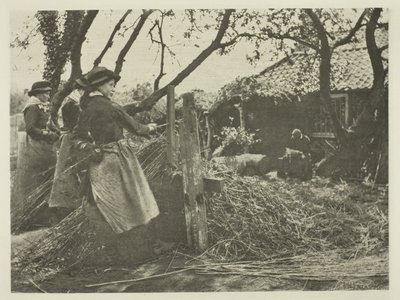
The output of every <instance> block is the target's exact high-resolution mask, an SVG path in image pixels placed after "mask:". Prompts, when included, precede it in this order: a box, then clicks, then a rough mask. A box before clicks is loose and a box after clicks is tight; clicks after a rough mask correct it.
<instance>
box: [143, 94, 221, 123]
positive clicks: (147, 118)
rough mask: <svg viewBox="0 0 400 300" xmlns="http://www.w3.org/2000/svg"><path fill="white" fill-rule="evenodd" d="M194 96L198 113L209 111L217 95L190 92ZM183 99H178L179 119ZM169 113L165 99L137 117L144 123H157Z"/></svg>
mask: <svg viewBox="0 0 400 300" xmlns="http://www.w3.org/2000/svg"><path fill="white" fill-rule="evenodd" d="M190 92H192V93H193V94H194V99H195V105H196V109H197V111H206V110H209V109H210V107H211V106H212V104H213V103H214V102H215V99H216V98H217V95H216V94H214V93H208V92H205V91H203V90H192V91H190ZM182 105H183V104H182V99H181V97H180V96H179V97H176V103H175V109H176V112H177V117H179V113H180V112H181V110H182ZM166 112H167V98H166V97H163V98H162V99H160V100H159V101H158V102H157V103H156V104H155V105H154V106H153V108H152V109H151V110H150V111H147V112H143V113H140V114H138V115H137V119H138V120H140V121H142V122H146V123H147V122H157V121H162V120H163V119H165V117H166Z"/></svg>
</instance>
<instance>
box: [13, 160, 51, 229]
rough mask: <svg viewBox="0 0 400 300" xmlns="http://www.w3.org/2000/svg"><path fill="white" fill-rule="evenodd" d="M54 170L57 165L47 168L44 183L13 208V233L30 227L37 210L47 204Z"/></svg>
mask: <svg viewBox="0 0 400 300" xmlns="http://www.w3.org/2000/svg"><path fill="white" fill-rule="evenodd" d="M54 170H55V167H52V168H50V169H49V170H47V171H46V177H45V179H44V181H43V183H42V184H40V185H39V186H38V187H36V188H35V189H34V190H33V191H32V192H31V193H30V194H29V196H28V198H27V199H26V200H25V199H23V201H21V202H20V203H18V206H17V207H15V208H14V209H12V210H11V233H13V234H16V233H19V232H21V231H23V230H25V229H26V228H27V227H29V226H30V225H31V224H32V221H33V220H34V218H35V216H36V215H37V212H38V211H39V210H41V209H42V208H43V207H44V206H45V205H46V203H47V201H48V200H49V197H50V192H51V187H52V185H53V179H54Z"/></svg>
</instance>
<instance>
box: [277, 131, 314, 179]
mask: <svg viewBox="0 0 400 300" xmlns="http://www.w3.org/2000/svg"><path fill="white" fill-rule="evenodd" d="M279 161H280V167H279V169H278V176H279V177H283V178H285V177H287V176H288V177H294V178H299V179H301V180H309V179H311V177H312V163H311V153H310V139H309V137H308V136H306V135H304V134H302V132H301V131H300V129H294V130H293V132H292V136H291V139H290V142H289V145H288V147H287V148H286V151H285V155H284V156H282V157H280V158H279Z"/></svg>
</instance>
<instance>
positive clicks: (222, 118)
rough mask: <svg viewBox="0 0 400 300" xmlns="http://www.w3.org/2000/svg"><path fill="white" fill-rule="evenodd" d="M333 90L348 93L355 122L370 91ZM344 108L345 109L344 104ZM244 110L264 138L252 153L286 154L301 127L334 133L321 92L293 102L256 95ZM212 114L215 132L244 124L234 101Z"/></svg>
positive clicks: (309, 131)
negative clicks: (321, 101)
mask: <svg viewBox="0 0 400 300" xmlns="http://www.w3.org/2000/svg"><path fill="white" fill-rule="evenodd" d="M333 94H336V95H337V94H346V95H347V96H346V98H347V100H346V101H348V106H346V107H347V109H348V112H347V114H348V120H349V124H348V125H349V126H350V125H352V123H353V120H355V118H356V117H357V115H358V114H359V113H360V112H361V110H362V105H363V101H364V100H365V99H366V97H367V94H368V91H366V90H361V91H350V92H346V93H333ZM341 109H342V113H344V111H343V109H344V106H343V105H342V108H341ZM244 114H245V125H246V129H247V130H248V131H250V132H253V133H255V134H256V138H257V139H260V140H261V142H260V143H258V144H256V145H254V146H253V147H252V148H251V149H250V152H252V153H260V154H268V155H272V156H280V155H283V153H284V150H285V147H286V145H287V144H288V142H289V139H290V135H291V132H292V130H293V129H294V128H299V129H300V130H301V131H302V132H304V133H305V134H307V135H309V136H310V137H311V138H312V136H313V133H315V132H316V128H320V130H322V129H325V130H326V131H327V132H330V133H331V137H333V133H332V125H331V123H330V120H329V118H328V117H327V116H324V109H323V108H322V107H321V105H320V98H319V95H318V93H313V94H308V95H306V96H302V97H301V98H298V99H297V100H296V101H292V102H290V101H289V100H287V99H274V98H261V97H258V98H257V97H253V98H252V99H250V101H247V102H244ZM212 117H213V119H214V123H215V128H214V132H215V134H219V133H220V131H221V129H222V127H223V126H233V127H238V126H239V125H240V119H239V111H238V109H237V108H235V107H234V106H233V104H231V103H225V104H223V105H221V106H220V107H219V108H218V109H217V110H216V111H215V112H214V113H213V115H212ZM321 128H322V129H321ZM325 138H326V137H325ZM318 140H321V138H312V141H313V142H316V143H318ZM332 143H334V141H332ZM212 146H213V149H215V148H216V147H217V146H218V143H217V142H216V141H213V145H212ZM315 149H316V150H315V151H316V152H321V151H323V150H321V149H319V148H318V147H316V148H315ZM315 154H316V157H323V156H324V153H315Z"/></svg>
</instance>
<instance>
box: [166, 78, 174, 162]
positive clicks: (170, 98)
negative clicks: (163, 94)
mask: <svg viewBox="0 0 400 300" xmlns="http://www.w3.org/2000/svg"><path fill="white" fill-rule="evenodd" d="M175 153H176V138H175V87H174V86H173V85H169V86H168V88H167V159H168V162H169V163H170V164H172V165H175V164H176V155H175Z"/></svg>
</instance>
